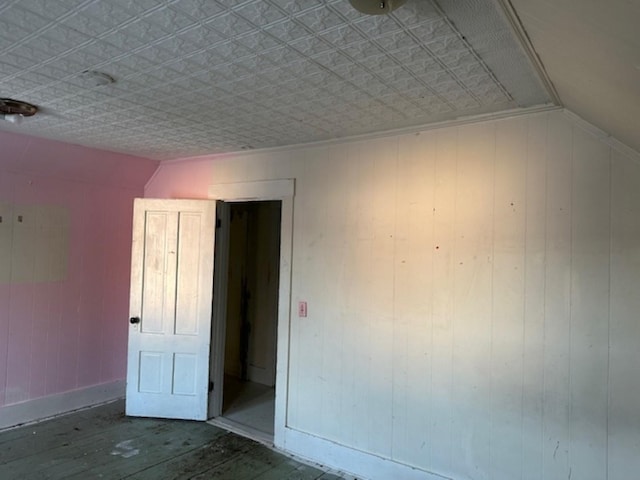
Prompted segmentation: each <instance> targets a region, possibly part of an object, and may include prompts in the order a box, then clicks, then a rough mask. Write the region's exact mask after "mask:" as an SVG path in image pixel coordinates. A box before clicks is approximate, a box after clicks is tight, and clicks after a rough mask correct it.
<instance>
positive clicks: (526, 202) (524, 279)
mask: <svg viewBox="0 0 640 480" xmlns="http://www.w3.org/2000/svg"><path fill="white" fill-rule="evenodd" d="M530 125H531V119H527V125H526V127H527V128H526V131H525V135H526V138H525V149H526V151H525V153H524V161H525V164H524V233H523V240H524V242H523V243H524V246H523V249H522V257H523V262H522V376H521V377H522V378H521V385H520V479H521V480H522V478H523V477H524V455H525V452H524V396H525V394H524V391H525V367H526V360H527V355H526V352H527V340H526V339H527V247H528V245H529V243H528V239H529V237H528V235H527V232H528V231H527V226H528V224H529V222H528V218H529V195H528V194H529V163H530V157H529V153H530V151H531V146H530V145H529V140H530V137H529V135H530Z"/></svg>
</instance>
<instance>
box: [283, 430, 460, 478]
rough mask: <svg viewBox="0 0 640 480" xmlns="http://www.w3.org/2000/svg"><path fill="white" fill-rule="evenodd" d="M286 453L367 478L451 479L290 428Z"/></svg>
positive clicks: (286, 438) (285, 438)
mask: <svg viewBox="0 0 640 480" xmlns="http://www.w3.org/2000/svg"><path fill="white" fill-rule="evenodd" d="M279 448H282V449H283V450H284V451H285V452H287V453H289V454H292V455H294V456H296V457H300V458H302V459H304V460H307V461H310V462H313V463H316V464H320V465H323V466H325V467H329V468H332V469H336V470H339V471H341V472H345V473H348V474H350V475H354V476H356V477H358V478H365V479H367V480H389V479H390V478H402V479H403V480H452V479H451V478H449V477H444V476H442V475H437V474H435V473H429V472H426V471H424V470H418V469H416V468H413V467H410V466H408V465H404V464H401V463H397V462H394V461H392V460H388V459H385V458H382V457H379V456H377V455H373V454H371V453H365V452H362V451H360V450H356V449H353V448H349V447H345V446H344V445H340V444H338V443H334V442H331V441H329V440H325V439H324V438H320V437H316V436H314V435H310V434H308V433H304V432H301V431H299V430H295V429H293V428H290V427H287V428H286V429H285V437H284V445H282V446H279Z"/></svg>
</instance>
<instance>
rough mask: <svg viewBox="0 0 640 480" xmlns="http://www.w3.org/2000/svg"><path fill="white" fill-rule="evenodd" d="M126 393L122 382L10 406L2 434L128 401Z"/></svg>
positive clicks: (5, 411) (5, 410) (1, 425)
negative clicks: (29, 425) (119, 400)
mask: <svg viewBox="0 0 640 480" xmlns="http://www.w3.org/2000/svg"><path fill="white" fill-rule="evenodd" d="M124 392H125V381H124V379H122V380H116V381H115V382H110V383H101V384H99V385H92V386H90V387H86V388H81V389H78V390H71V391H69V392H64V393H59V394H56V395H49V396H46V397H40V398H36V399H33V400H28V401H26V402H21V403H16V404H14V405H7V406H5V407H1V408H0V413H1V415H0V430H2V429H5V428H10V427H16V426H20V425H23V424H28V423H32V422H37V421H41V420H46V419H48V418H51V417H57V416H59V415H63V414H66V413H70V412H73V411H74V410H79V409H82V408H86V407H92V406H94V405H98V404H101V403H106V402H109V401H112V400H118V399H120V398H123V397H124Z"/></svg>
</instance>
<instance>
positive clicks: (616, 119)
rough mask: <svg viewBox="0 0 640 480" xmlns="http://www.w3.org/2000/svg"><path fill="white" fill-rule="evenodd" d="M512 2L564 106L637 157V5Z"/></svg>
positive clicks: (622, 0) (623, 0) (583, 0)
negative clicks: (632, 150) (633, 152)
mask: <svg viewBox="0 0 640 480" xmlns="http://www.w3.org/2000/svg"><path fill="white" fill-rule="evenodd" d="M512 2H513V5H514V7H515V8H516V10H517V12H518V15H519V18H520V21H521V22H522V24H523V26H524V28H525V29H526V31H527V33H528V35H529V37H530V39H531V42H532V43H533V46H534V48H535V50H536V52H538V54H539V55H540V58H541V59H542V61H543V63H544V66H545V69H546V71H547V73H548V75H549V77H550V78H551V80H552V81H553V84H554V85H555V88H556V90H557V92H558V94H559V96H560V99H561V100H562V103H563V104H564V106H566V107H567V108H568V109H569V110H571V111H573V112H574V113H576V114H577V115H579V116H581V117H582V118H584V119H585V120H587V121H589V122H591V123H593V124H594V125H596V126H598V127H599V128H600V129H602V130H604V131H605V132H607V133H608V134H610V135H613V136H614V137H616V138H617V139H618V140H621V141H622V142H624V143H625V144H627V145H628V146H630V147H632V148H633V149H635V150H636V151H638V152H640V1H638V0H606V1H602V0H561V1H559V0H512Z"/></svg>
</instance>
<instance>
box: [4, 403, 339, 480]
mask: <svg viewBox="0 0 640 480" xmlns="http://www.w3.org/2000/svg"><path fill="white" fill-rule="evenodd" d="M121 478H127V479H154V480H160V479H202V480H204V479H228V480H249V479H256V480H294V479H295V480H315V479H322V480H332V479H339V478H342V477H339V476H336V475H333V474H330V473H325V472H323V471H321V470H319V469H316V468H313V467H310V466H307V465H304V464H301V463H298V462H296V461H294V460H292V459H290V458H288V457H286V456H284V455H281V454H279V453H276V452H274V451H273V450H271V449H269V448H267V447H265V446H263V445H261V444H258V443H256V442H253V441H251V440H248V439H246V438H243V437H239V436H237V435H234V434H231V433H227V432H225V431H224V430H220V429H218V428H216V427H213V426H211V425H208V424H206V423H202V422H183V421H177V420H156V419H144V418H130V417H126V416H125V415H124V403H123V402H114V403H111V404H108V405H103V406H99V407H95V408H92V409H88V410H84V411H80V412H76V413H73V414H70V415H66V416H63V417H59V418H56V419H53V420H48V421H46V422H42V423H38V424H35V425H30V426H26V427H20V428H16V429H12V430H7V431H4V432H0V479H2V480H13V479H16V480H18V479H19V480H27V479H33V480H36V479H37V480H42V479H65V480H71V479H82V480H89V479H121Z"/></svg>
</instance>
